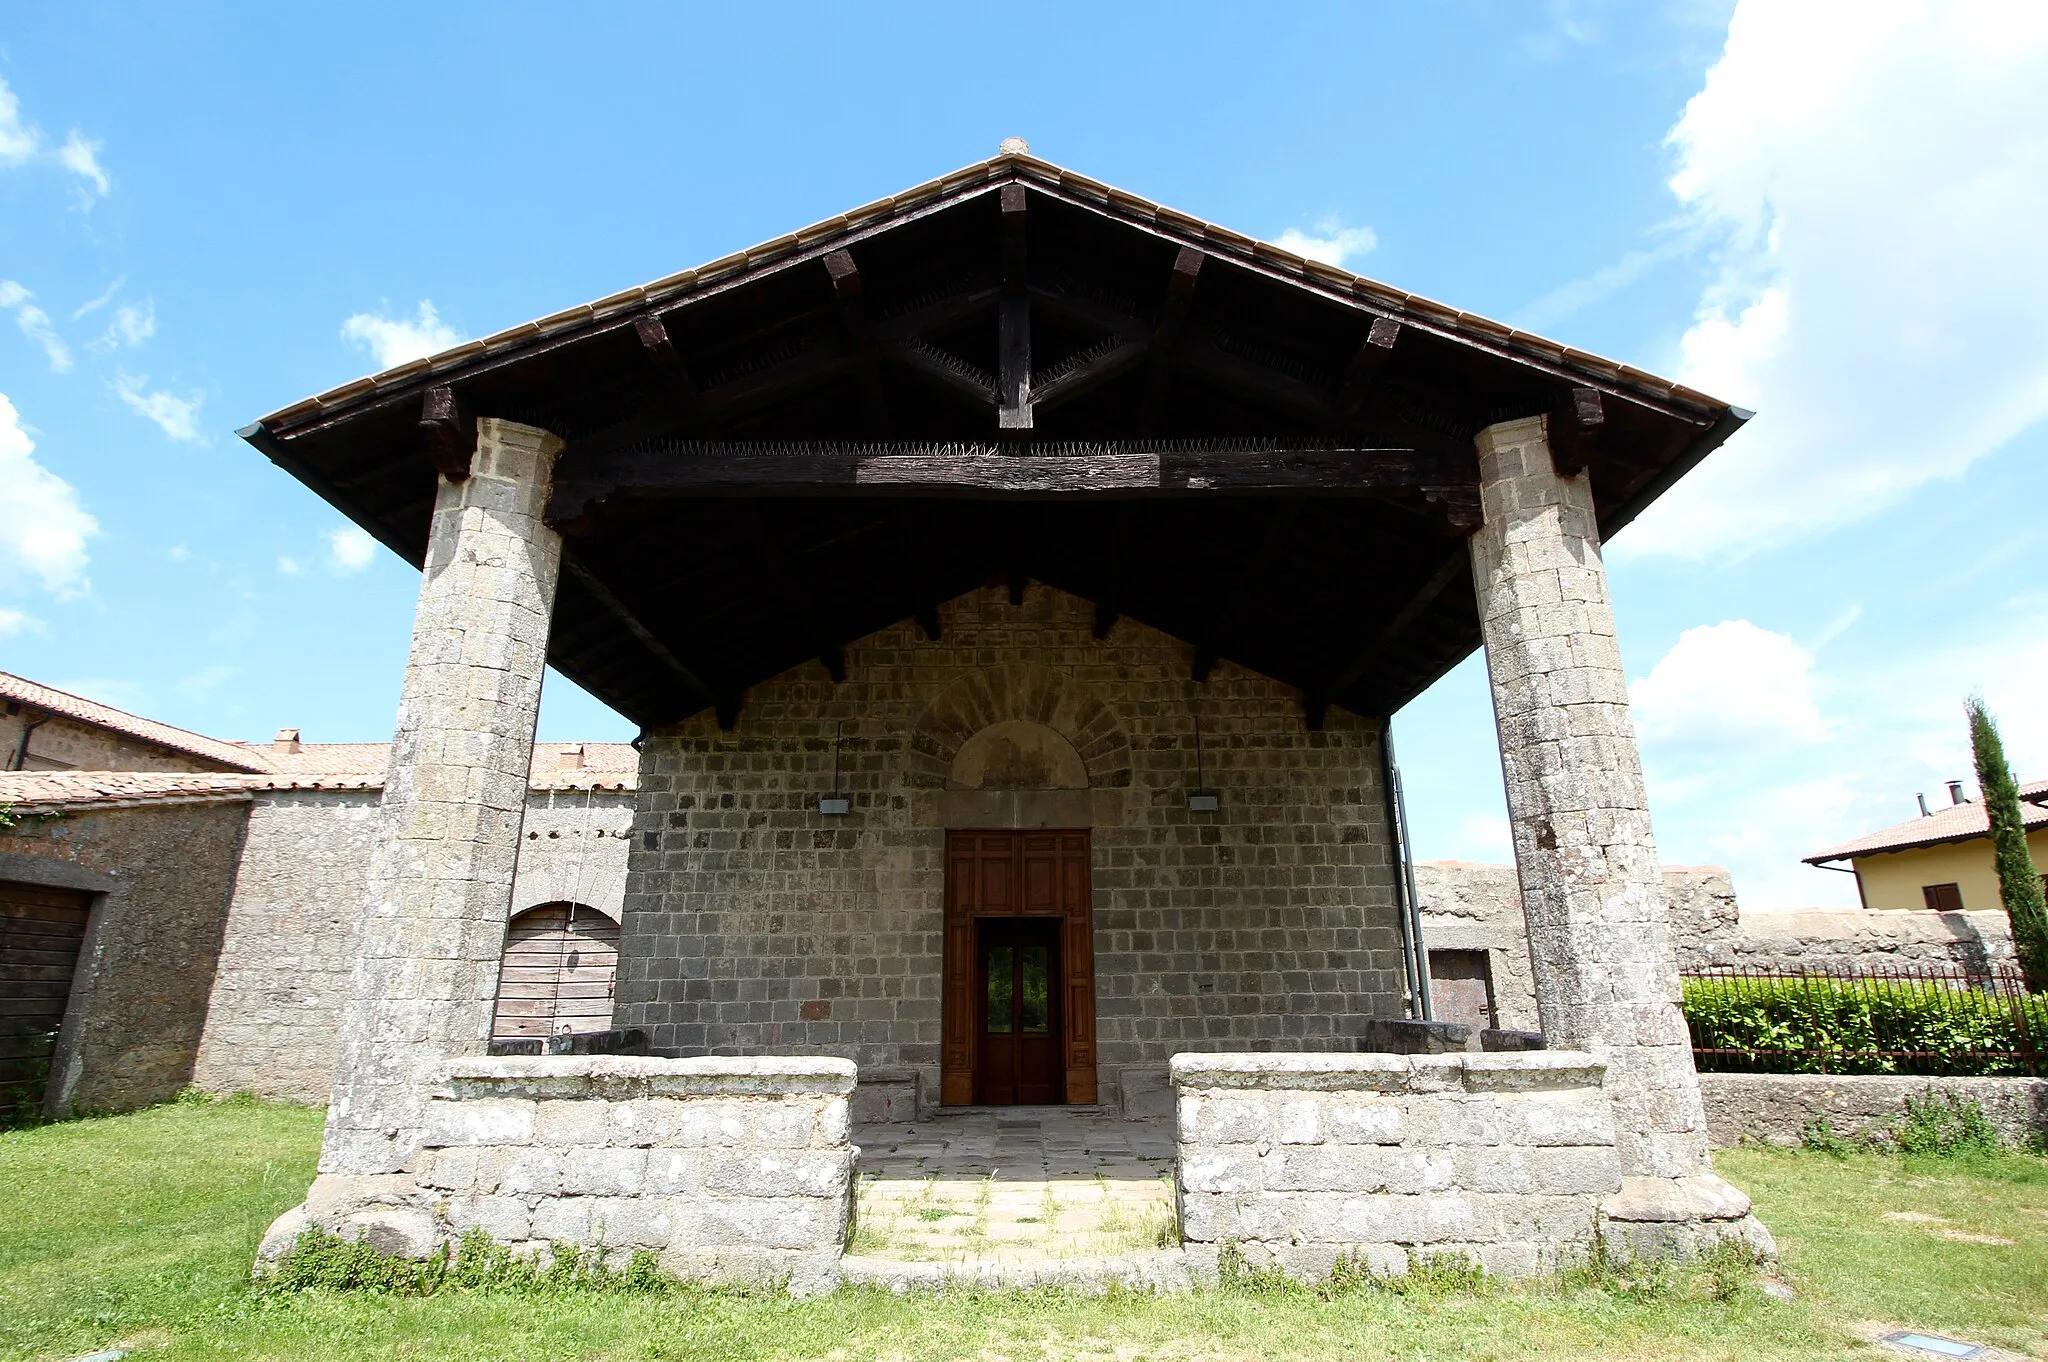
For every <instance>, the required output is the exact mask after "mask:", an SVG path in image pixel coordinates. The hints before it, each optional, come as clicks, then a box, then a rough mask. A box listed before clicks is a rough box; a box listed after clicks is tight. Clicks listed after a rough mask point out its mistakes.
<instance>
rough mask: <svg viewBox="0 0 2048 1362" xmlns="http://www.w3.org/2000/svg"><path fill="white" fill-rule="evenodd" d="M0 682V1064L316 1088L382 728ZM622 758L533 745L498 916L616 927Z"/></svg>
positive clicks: (278, 1092) (349, 933) (287, 1092)
mask: <svg viewBox="0 0 2048 1362" xmlns="http://www.w3.org/2000/svg"><path fill="white" fill-rule="evenodd" d="M0 691H4V692H5V693H6V694H9V695H13V696H17V697H19V700H18V702H17V703H18V704H19V705H20V711H21V712H20V713H19V714H18V715H17V716H16V717H17V719H18V720H25V723H24V728H25V731H26V732H27V733H28V734H29V735H31V742H32V744H33V745H32V746H30V747H29V748H28V751H29V753H30V756H31V764H30V765H29V767H28V768H27V769H25V770H20V771H12V772H0V809H5V810H7V812H8V821H7V823H6V824H5V825H0V908H4V910H5V912H4V916H0V987H4V996H5V999H6V1002H7V1004H8V1010H7V1012H6V1014H5V1015H6V1016H7V1017H8V1018H9V1019H10V1022H11V1023H12V1025H11V1027H10V1033H9V1034H7V1035H4V1036H0V1083H5V1084H9V1085H12V1086H17V1087H23V1088H24V1091H23V1093H22V1096H21V1098H20V1100H21V1101H23V1102H34V1101H38V1100H39V1101H40V1102H41V1103H42V1105H43V1106H44V1107H45V1108H46V1109H48V1110H51V1111H53V1112H66V1111H81V1110H84V1111H106V1110H125V1109H127V1108H130V1107H136V1106H143V1105H146V1104H148V1103H151V1102H160V1101H163V1100H165V1099H167V1098H169V1097H172V1096H174V1095H176V1093H177V1092H178V1091H179V1090H180V1089H182V1088H183V1087H185V1086H186V1085H187V1084H195V1083H196V1084H198V1085H199V1086H201V1087H204V1088H207V1089H210V1090H212V1091H216V1092H223V1093H226V1092H255V1093H258V1094H260V1095H262V1096H266V1097H282V1098H288V1099H291V1100H294V1101H302V1102H312V1103H323V1102H325V1101H326V1100H327V1094H328V1090H329V1088H330V1087H331V1085H332V1082H333V1071H334V1055H335V1045H336V1033H337V1029H338V1027H339V1025H340V1021H341V1014H342V1003H343V1001H344V999H345V998H346V997H347V993H348V980H349V975H350V971H351V969H352V966H353V961H354V958H355V953H356V937H357V933H358V929H359V924H360V921H361V912H362V898H363V892H364V886H365V884H366V883H367V876H368V873H369V865H370V851H371V844H372V840H373V831H374V828H375V823H376V817H377V811H378V808H379V806H380V803H381V799H382V786H383V778H384V769H385V766H386V765H387V763H388V761H389V757H390V749H389V747H388V745H386V744H383V743H302V742H301V741H300V740H299V738H298V735H297V733H296V731H293V730H287V731H286V732H284V733H281V734H279V736H278V738H277V739H276V740H275V741H273V742H270V743H233V742H226V741H222V740H220V739H216V738H209V737H206V736H204V735H202V734H197V733H190V732H187V731H185V730H183V729H178V728H174V727H172V726H170V725H168V724H162V723H158V722H156V721H154V720H149V719H144V718H141V717H140V716H137V715H133V714H128V713H126V712H125V711H122V710H119V709H116V708H114V707H112V706H108V705H104V704H100V703H98V702H95V701H91V700H87V699H84V698H83V697H79V696H73V695H69V694H66V693H65V692H62V691H58V690H54V689H52V688H50V687H46V686H38V685H36V684H35V683H32V682H28V681H25V680H23V679H22V678H19V677H11V676H7V675H5V674H0ZM19 742H20V739H19V738H17V743H18V744H19ZM46 744H47V745H46ZM55 754H70V755H73V756H77V757H79V758H81V759H84V760H93V761H101V762H106V763H108V764H109V769H103V770H72V769H66V768H64V767H62V766H60V765H59V764H58V763H59V760H60V758H59V756H57V755H55ZM636 760H637V754H636V753H635V752H633V750H632V749H631V748H629V747H627V746H625V745H624V744H600V743H591V744H555V745H546V744H544V745H541V746H540V747H538V748H536V749H535V753H534V769H533V772H532V775H531V778H530V780H529V785H528V794H527V801H526V808H525V813H524V821H523V828H522V835H521V836H520V837H519V838H518V848H519V850H518V872H517V875H516V877H515V884H514V889H513V892H512V896H511V899H510V900H509V901H508V905H507V906H508V911H509V915H510V917H511V919H512V920H514V921H519V920H522V919H531V918H532V917H533V916H534V915H536V914H544V913H548V912H551V911H555V912H559V911H560V910H561V909H563V908H566V907H568V906H570V905H574V906H575V907H576V908H578V909H580V910H581V911H582V912H583V913H584V914H585V915H586V917H587V918H592V919H594V921H595V922H598V923H603V924H611V925H615V924H616V923H617V922H618V919H619V917H620V914H621V909H622V905H623V902H624V899H625V877H626V836H627V833H628V830H629V826H630V824H631V821H632V817H633V802H634V797H633V783H634V764H635V762H636ZM604 987H605V988H606V989H607V991H608V990H609V987H610V977H609V975H607V976H606V977H605V981H604ZM528 992H529V993H530V994H531V993H534V992H535V990H533V989H531V988H529V989H528ZM493 996H494V997H495V996H496V993H495V991H494V994H493ZM531 1010H532V1009H529V1011H531ZM549 1010H550V1011H552V1009H549ZM588 1012H589V1009H587V1008H586V1009H579V1010H578V1012H577V1015H578V1016H579V1018H581V1017H583V1016H586V1015H588ZM603 1016H604V1019H605V1022H606V1023H607V1024H608V1023H609V1019H610V1007H609V1002H608V1000H605V1005H604V1007H603ZM506 1029H507V1031H508V1032H510V1033H519V1034H524V1033H528V1032H530V1031H531V1030H532V1029H533V1028H531V1027H526V1028H521V1027H519V1026H517V1025H513V1024H511V1022H510V1021H509V1019H508V1023H507V1026H506ZM547 1029H553V1028H552V1027H548V1028H547ZM27 1088H39V1089H40V1091H36V1092H33V1093H31V1092H28V1091H26V1089H27Z"/></svg>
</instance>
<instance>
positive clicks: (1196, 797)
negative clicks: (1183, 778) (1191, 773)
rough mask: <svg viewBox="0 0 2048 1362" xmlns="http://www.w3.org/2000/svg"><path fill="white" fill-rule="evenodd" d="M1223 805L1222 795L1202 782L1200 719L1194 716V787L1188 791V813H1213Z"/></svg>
mask: <svg viewBox="0 0 2048 1362" xmlns="http://www.w3.org/2000/svg"><path fill="white" fill-rule="evenodd" d="M1222 807H1223V796H1221V795H1220V794H1218V793H1217V792H1216V791H1214V790H1211V789H1209V788H1207V787H1206V786H1204V785H1203V783H1202V720H1201V717H1200V716H1199V715H1197V716H1196V718H1195V788H1194V789H1192V790H1189V791H1188V812H1189V813H1214V812H1216V811H1217V810H1218V809H1220V808H1222Z"/></svg>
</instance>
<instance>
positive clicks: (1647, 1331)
mask: <svg viewBox="0 0 2048 1362" xmlns="http://www.w3.org/2000/svg"><path fill="white" fill-rule="evenodd" d="M319 1135H320V1117H319V1115H318V1113H316V1112H312V1111H307V1110H303V1109H299V1108H294V1107H284V1106H271V1105H265V1104H257V1103H248V1102H240V1101H235V1102H222V1103H216V1104H204V1103H201V1104H183V1103H181V1104H175V1105H172V1106H166V1107H158V1108H156V1109H154V1110H150V1111H144V1112H137V1113H134V1114H132V1115H128V1116H119V1117H111V1118H105V1119H99V1120H89V1121H76V1122H71V1123H68V1124H64V1125H58V1126H49V1127H44V1128H42V1129H38V1130H29V1131H16V1132H12V1133H7V1134H0V1358H7V1359H12V1358H37V1359H41V1358H68V1357H75V1356H77V1355H79V1354H82V1353H85V1352H88V1351H91V1350H93V1349H97V1348H103V1347H106V1346H108V1345H110V1344H114V1343H121V1344H124V1345H126V1346H129V1347H133V1348H138V1349H149V1350H151V1351H150V1352H149V1353H148V1354H147V1356H149V1357H151V1358H155V1357H162V1358H166V1359H171V1358H216V1357H246V1358H252V1359H253V1358H280V1359H282V1358H332V1357H349V1358H381V1357H392V1358H407V1359H428V1358H451V1359H463V1360H464V1362H470V1360H471V1359H495V1358H532V1359H551V1360H552V1359H571V1358H592V1359H597V1358H602V1359H605V1360H606V1362H628V1360H629V1359H642V1358H645V1359H685V1358H706V1359H713V1358H715V1359H727V1358H792V1359H794V1358H813V1357H816V1358H832V1359H856V1358H866V1357H877V1358H891V1359H905V1360H906V1362H907V1360H908V1359H922V1358H956V1357H972V1358H989V1359H997V1358H1001V1359H1018V1360H1019V1362H1022V1359H1040V1358H1046V1359H1066V1358H1074V1359H1080V1358H1087V1359H1101V1360H1102V1362H1109V1360H1110V1359H1116V1360H1117V1362H1122V1360H1123V1359H1136V1358H1172V1359H1185V1360H1186V1362H1196V1360H1197V1359H1199V1360H1200V1362H1220V1360H1221V1359H1232V1358H1271V1357H1285V1358H1330V1359H1336V1358H1344V1359H1367V1358H1375V1359H1376V1358H1432V1359H1433V1358H1445V1357H1459V1358H1559V1359H1562V1358H1583V1357H1613V1358H1657V1359H1692V1358H1702V1359H1704V1358H1716V1359H1743V1360H1744V1362H1750V1360H1752V1359H1778V1358H1783V1359H1790V1358H1799V1359H1810V1358H1828V1357H1845V1356H1855V1355H1857V1354H1858V1353H1863V1354H1864V1355H1867V1356H1872V1357H1875V1356H1877V1355H1878V1354H1877V1353H1876V1352H1874V1351H1873V1350H1868V1349H1865V1348H1864V1347H1862V1346H1861V1345H1859V1344H1858V1343H1857V1342H1856V1341H1855V1340H1856V1339H1857V1338H1858V1337H1859V1336H1866V1335H1867V1334H1868V1333H1869V1332H1871V1329H1872V1326H1874V1325H1885V1326H1901V1325H1910V1326H1914V1327H1920V1328H1928V1329H1935V1330H1940V1331H1943V1332H1948V1333H1954V1334H1959V1335H1961V1336H1964V1337H1967V1338H1971V1339H1975V1340H1977V1341H1981V1342H1991V1343H1997V1344H2000V1345H2002V1346H2004V1347H2006V1348H2009V1349H2012V1350H2014V1351H2016V1352H2020V1353H2023V1354H2025V1353H2032V1354H2034V1355H2037V1356H2048V1160H2042V1159H2038V1158H2029V1157H2021V1156H2011V1157H2006V1158H2000V1159H1995V1160H1989V1161H1981V1162H1977V1163H1973V1164H1959V1163H1936V1162H1929V1163H1910V1162H1907V1161H1902V1160H1900V1159H1898V1158H1883V1157H1878V1156H1875V1155H1852V1156H1850V1157H1848V1158H1845V1159H1835V1158H1831V1157H1828V1156H1825V1155H1818V1154H1790V1153H1778V1152H1770V1151H1760V1150H1740V1151H1730V1152H1727V1153H1724V1154H1723V1155H1721V1156H1720V1159H1719V1166H1720V1168H1721V1169H1722V1171H1723V1172H1724V1173H1725V1174H1726V1175H1727V1176H1729V1177H1730V1178H1732V1179H1733V1180H1734V1181H1736V1182H1738V1183H1740V1184H1742V1185H1743V1186H1745V1187H1747V1188H1748V1189H1749V1190H1750V1192H1751V1193H1752V1194H1753V1195H1754V1196H1755V1198H1756V1202H1757V1209H1758V1211H1759V1212H1760V1213H1761V1214H1762V1215H1763V1217H1764V1219H1765V1220H1766V1222H1767V1223H1769V1224H1770V1225H1771V1226H1772V1228H1773V1229H1774V1230H1775V1231H1776V1233H1777V1235H1778V1238H1779V1242H1780V1243H1781V1244H1782V1245H1783V1246H1784V1250H1785V1269H1786V1274H1787V1276H1788V1277H1789V1279H1790V1280H1791V1281H1792V1282H1793V1283H1794V1284H1795V1285H1796V1286H1797V1287H1798V1289H1799V1291H1800V1299H1799V1300H1797V1301H1794V1302H1790V1303H1786V1302H1780V1301H1776V1300H1773V1299H1771V1298H1770V1297H1768V1296H1766V1295H1764V1294H1763V1293H1762V1292H1761V1291H1759V1290H1757V1289H1756V1288H1755V1286H1754V1285H1753V1284H1743V1283H1737V1282H1734V1281H1724V1283H1723V1289H1724V1291H1725V1290H1729V1289H1730V1288H1732V1294H1731V1295H1730V1298H1729V1299H1726V1300H1721V1299H1716V1294H1715V1290H1714V1286H1715V1283H1714V1281H1713V1279H1712V1277H1711V1276H1710V1275H1708V1274H1704V1273H1677V1274H1666V1275H1665V1276H1664V1277H1663V1278H1662V1279H1658V1278H1656V1277H1652V1278H1651V1279H1648V1280H1643V1281H1638V1282H1636V1283H1634V1284H1633V1285H1626V1284H1620V1283H1609V1284H1608V1285H1606V1286H1601V1285H1595V1284H1578V1285H1564V1284H1559V1283H1546V1284H1542V1285H1532V1286H1528V1287H1523V1288H1518V1289H1508V1288H1495V1289H1493V1290H1490V1291H1488V1292H1486V1293H1485V1294H1481V1295H1458V1294H1444V1295H1428V1294H1419V1295H1408V1296H1395V1295H1386V1294H1380V1293H1376V1292H1356V1293H1352V1294H1348V1295H1343V1296H1339V1297H1337V1298H1335V1299H1332V1300H1322V1299H1318V1298H1317V1297H1315V1296H1314V1295H1312V1294H1310V1293H1308V1292H1304V1291H1296V1290H1283V1291H1277V1292H1270V1293H1252V1292H1245V1291H1216V1292H1208V1293H1203V1294H1199V1295H1195V1296H1192V1297H1189V1296H1181V1297H1164V1298H1156V1299H1155V1298H1148V1297H1140V1296H1120V1297H1112V1298H1109V1299H1097V1300H1085V1299H1073V1298H1068V1297H1065V1296H1061V1295H1057V1294H1051V1293H1026V1294H1013V1295H984V1296H974V1295H946V1296H926V1297H919V1298H911V1299H897V1298H893V1297H889V1296H885V1295H881V1294H876V1293H868V1292H851V1291H844V1292H840V1293H838V1294H837V1295H834V1296H831V1297H828V1298H825V1299H822V1300H813V1301H802V1302H798V1301H789V1300H785V1299H782V1298H779V1297H773V1296H749V1295H743V1294H737V1293H721V1292H710V1291H680V1292H678V1293H676V1294H674V1295H670V1296H663V1297H654V1298H649V1297H630V1296H616V1295H582V1296H555V1297H544V1298H526V1297H515V1296H510V1295H506V1294H499V1293H484V1292H480V1293H476V1294H462V1293H459V1292H453V1291H448V1292H444V1293H442V1294H440V1295H436V1296H434V1297H431V1298H427V1299H405V1298H393V1297H378V1296H344V1295H334V1294H326V1293H304V1294H297V1295H285V1294H266V1293H261V1292H257V1291H254V1290H252V1289H251V1288H250V1287H249V1285H248V1277H247V1274H248V1265H249V1260H250V1256H251V1254H252V1252H253V1250H254V1247H255V1243H256V1240H257V1238H258V1237H259V1236H260V1235H261V1233H262V1231H263V1228H264V1226H265V1225H267V1224H268V1223H269V1221H270V1219H271V1217H272V1216H274V1215H275V1214H277V1213H278V1212H279V1211H281V1210H283V1209H285V1208H286V1207H288V1206H290V1205H292V1204H293V1203H294V1202H296V1201H297V1200H298V1199H299V1196H300V1195H301V1193H302V1192H303V1191H304V1189H305V1186H306V1184H307V1182H308V1181H309V1180H310V1178H311V1176H312V1170H313V1156H314V1151H315V1149H316V1147H317V1145H318V1143H319ZM159 1350H160V1351H159Z"/></svg>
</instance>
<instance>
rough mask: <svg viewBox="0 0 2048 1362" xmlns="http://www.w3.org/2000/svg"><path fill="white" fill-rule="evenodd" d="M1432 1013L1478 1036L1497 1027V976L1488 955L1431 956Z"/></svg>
mask: <svg viewBox="0 0 2048 1362" xmlns="http://www.w3.org/2000/svg"><path fill="white" fill-rule="evenodd" d="M1429 1002H1430V1012H1431V1014H1432V1015H1434V1016H1435V1017H1436V1019H1437V1020H1438V1021H1445V1022H1459V1023H1462V1024H1463V1025H1466V1026H1469V1027H1471V1028H1472V1031H1473V1035H1474V1037H1475V1038H1476V1037H1477V1035H1478V1033H1479V1032H1481V1031H1484V1030H1487V1029H1489V1028H1490V1027H1492V1026H1493V1024H1494V1021H1493V972H1492V970H1491V969H1490V968H1489V967H1488V962H1487V959H1486V952H1485V951H1431V952H1430V953H1429Z"/></svg>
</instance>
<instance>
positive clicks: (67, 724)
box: [0, 709, 253, 771]
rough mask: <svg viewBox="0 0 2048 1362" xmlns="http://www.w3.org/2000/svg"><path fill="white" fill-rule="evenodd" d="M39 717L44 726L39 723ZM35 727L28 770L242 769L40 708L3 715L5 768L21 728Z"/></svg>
mask: <svg viewBox="0 0 2048 1362" xmlns="http://www.w3.org/2000/svg"><path fill="white" fill-rule="evenodd" d="M38 719H41V720H43V722H41V723H36V721H37V720H38ZM32 723H34V724H36V726H35V728H34V729H33V730H31V732H30V733H29V740H28V761H27V763H26V764H25V765H24V766H23V767H22V769H23V770H25V771H61V770H71V771H229V770H234V769H237V768H234V767H231V766H229V765H227V764H226V763H225V762H218V761H209V760H208V759H207V758H205V757H202V756H199V755H198V754H197V753H192V752H178V751H174V750H172V749H171V748H167V747H159V746H158V745H157V744H155V743H151V742H144V741H143V740H142V739H140V738H130V737H127V736H125V735H123V734H120V733H110V732H108V731H107V730H106V729H104V728H99V727H96V726H94V725H92V724H82V723H79V722H78V721H77V720H75V719H69V718H66V717H65V716H63V715H61V714H53V715H49V716H47V717H46V716H45V715H44V714H43V712H42V711H41V710H34V709H24V710H22V711H21V712H20V713H18V714H6V713H0V770H5V769H7V766H6V763H8V762H11V761H13V760H14V754H15V753H16V752H17V751H19V750H20V748H21V733H22V729H23V728H24V727H26V726H27V725H29V724H32ZM252 764H253V762H252ZM243 769H246V768H243Z"/></svg>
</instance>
